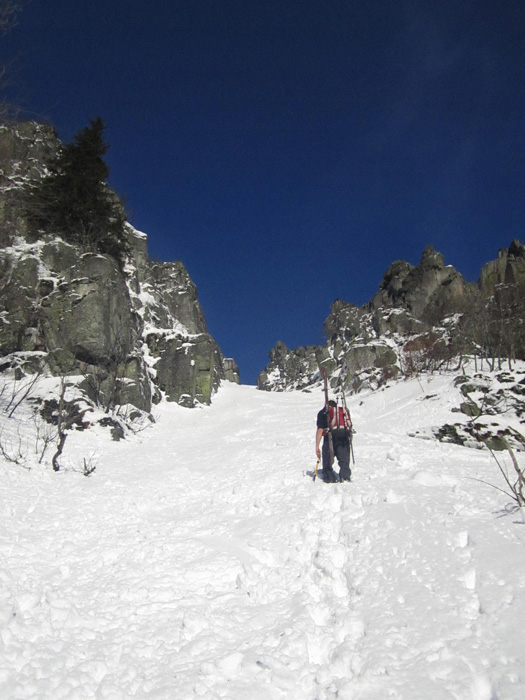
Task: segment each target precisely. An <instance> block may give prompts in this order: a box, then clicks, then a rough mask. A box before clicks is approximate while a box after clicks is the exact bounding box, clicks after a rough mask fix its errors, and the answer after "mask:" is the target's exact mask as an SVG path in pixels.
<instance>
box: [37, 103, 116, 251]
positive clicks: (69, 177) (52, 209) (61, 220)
mask: <svg viewBox="0 0 525 700" xmlns="http://www.w3.org/2000/svg"><path fill="white" fill-rule="evenodd" d="M104 128H105V127H104V124H103V123H102V119H101V118H100V117H97V118H96V119H94V120H93V119H92V120H90V126H88V127H85V128H84V129H82V130H81V131H80V132H79V133H78V134H77V135H76V136H75V140H74V142H73V143H69V144H66V145H65V146H64V147H63V148H62V150H61V151H60V152H59V154H58V155H57V156H56V157H55V158H54V159H53V160H52V161H51V162H50V163H48V164H47V169H48V173H47V175H46V176H45V177H44V178H43V179H42V180H41V181H40V182H39V183H37V184H36V185H33V187H32V188H31V189H30V191H29V197H28V202H29V206H28V212H29V218H30V220H31V221H32V222H33V223H34V224H35V225H36V227H37V229H39V231H44V232H46V233H57V234H58V235H60V236H61V237H62V238H64V240H67V241H70V242H72V243H76V244H78V245H80V246H81V247H82V248H83V249H84V250H86V251H92V252H98V253H103V254H108V255H113V256H114V257H116V258H118V259H121V257H122V255H123V253H124V252H125V248H126V243H125V235H124V223H125V217H124V211H123V207H122V204H121V202H120V200H119V199H118V198H117V196H116V195H115V194H114V193H113V192H112V190H111V189H110V188H109V186H108V185H107V183H106V179H107V177H108V175H109V169H108V166H107V165H106V163H105V162H104V160H103V155H104V154H105V153H106V151H107V149H108V145H107V144H106V143H105V142H104V138H103V131H104Z"/></svg>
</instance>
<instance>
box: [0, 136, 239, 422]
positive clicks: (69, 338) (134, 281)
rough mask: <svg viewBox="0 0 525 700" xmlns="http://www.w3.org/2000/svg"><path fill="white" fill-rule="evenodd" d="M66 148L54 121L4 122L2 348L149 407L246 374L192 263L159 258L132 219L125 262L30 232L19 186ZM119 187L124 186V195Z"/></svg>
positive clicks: (0, 146) (107, 400)
mask: <svg viewBox="0 0 525 700" xmlns="http://www.w3.org/2000/svg"><path fill="white" fill-rule="evenodd" d="M58 148H60V142H59V141H58V139H57V136H56V134H55V132H54V130H53V129H52V128H51V127H46V126H42V125H39V124H35V123H31V122H28V123H22V124H17V125H15V126H12V127H0V153H1V154H2V170H1V171H0V275H1V278H0V358H3V361H2V366H4V367H6V366H9V361H8V359H9V358H11V359H12V358H16V362H17V363H18V364H24V363H25V364H26V366H27V367H28V368H29V369H31V368H33V367H34V365H35V364H42V362H45V364H46V367H47V368H48V369H49V370H50V371H51V372H52V373H54V374H56V375H68V376H71V375H80V376H82V377H83V381H82V387H83V388H84V389H85V391H86V393H87V394H88V395H89V397H90V398H91V399H92V400H94V401H95V402H97V403H102V405H106V406H110V405H115V404H117V405H118V404H132V405H134V406H136V407H138V408H140V409H142V410H145V411H149V410H150V408H151V403H152V401H153V402H156V401H159V400H160V398H161V397H162V396H165V397H166V398H167V399H168V400H169V401H176V402H178V403H180V404H181V405H184V406H193V405H194V404H195V403H209V402H210V400H211V397H212V395H213V393H214V392H215V391H216V390H217V388H218V386H219V384H220V382H221V381H222V380H224V379H225V378H226V377H227V378H228V379H230V380H232V381H238V369H237V367H236V365H235V363H234V361H233V360H231V359H228V361H227V362H226V361H225V359H224V357H223V356H222V353H221V351H220V348H219V346H218V345H217V343H216V341H215V340H214V339H213V338H212V337H211V336H210V334H209V333H208V330H207V327H206V321H205V317H204V313H203V310H202V308H201V306H200V303H199V300H198V295H197V290H196V287H195V285H194V284H193V282H192V280H191V279H190V276H189V274H188V272H187V270H186V268H185V267H184V265H183V263H182V262H180V261H177V262H170V263H168V262H166V263H153V262H151V261H150V260H149V257H148V253H147V238H146V236H145V234H142V233H140V232H138V231H136V230H135V229H134V228H133V227H132V226H130V225H129V224H126V236H127V240H128V243H129V246H128V247H129V254H128V256H127V259H126V262H125V264H124V265H122V264H119V263H118V262H117V261H116V260H115V259H114V258H112V257H111V256H108V255H100V254H95V253H85V252H83V251H82V250H80V249H79V248H78V247H77V246H76V245H73V244H71V243H67V242H65V241H63V240H62V239H61V238H59V237H57V236H56V235H54V234H53V232H51V231H50V232H47V233H45V234H41V235H39V236H38V239H35V238H34V237H31V235H30V233H29V232H28V231H29V229H28V226H27V221H26V219H25V216H24V211H23V208H22V207H21V206H20V192H21V189H22V187H23V186H24V183H25V182H27V179H28V178H29V177H31V178H33V179H34V178H35V177H39V175H41V174H42V173H43V172H44V167H45V165H44V164H45V161H46V160H47V159H48V158H49V157H50V156H51V155H53V154H54V153H56V152H57V150H58ZM115 196H116V195H115Z"/></svg>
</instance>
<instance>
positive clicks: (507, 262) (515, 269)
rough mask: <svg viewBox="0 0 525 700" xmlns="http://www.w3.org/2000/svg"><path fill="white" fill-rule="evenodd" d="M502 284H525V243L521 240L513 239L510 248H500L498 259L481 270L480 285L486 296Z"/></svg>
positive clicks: (490, 294)
mask: <svg viewBox="0 0 525 700" xmlns="http://www.w3.org/2000/svg"><path fill="white" fill-rule="evenodd" d="M501 284H505V285H515V286H522V285H523V284H525V245H522V244H521V243H520V242H519V241H512V243H511V245H510V247H509V248H508V249H507V248H502V249H501V250H499V251H498V257H497V259H496V260H492V262H489V263H487V264H486V265H485V266H484V267H483V268H482V270H481V278H480V286H481V291H482V293H483V295H484V296H485V297H489V296H492V295H493V294H494V292H495V291H496V287H497V286H498V285H501Z"/></svg>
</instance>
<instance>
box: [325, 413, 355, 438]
mask: <svg viewBox="0 0 525 700" xmlns="http://www.w3.org/2000/svg"><path fill="white" fill-rule="evenodd" d="M328 429H329V430H330V432H331V433H332V435H348V434H349V433H350V432H351V431H352V421H351V420H350V414H349V413H348V409H347V408H345V407H343V406H328Z"/></svg>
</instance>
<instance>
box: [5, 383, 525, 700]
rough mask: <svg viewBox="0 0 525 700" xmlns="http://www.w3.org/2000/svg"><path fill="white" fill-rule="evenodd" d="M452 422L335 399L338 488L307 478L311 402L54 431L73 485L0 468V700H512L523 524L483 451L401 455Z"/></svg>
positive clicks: (413, 395)
mask: <svg viewBox="0 0 525 700" xmlns="http://www.w3.org/2000/svg"><path fill="white" fill-rule="evenodd" d="M425 397H431V398H425ZM455 402H457V391H455V390H453V389H452V377H450V376H438V377H434V378H430V379H426V380H422V383H421V384H420V383H418V382H417V381H412V382H400V383H398V384H395V385H393V386H391V387H389V388H387V389H385V390H384V391H381V392H376V393H374V394H369V395H367V396H363V395H359V396H357V397H353V398H352V400H351V401H350V402H349V405H350V409H351V412H352V417H353V420H354V424H355V427H356V430H357V434H356V436H355V443H354V445H355V460H356V463H355V466H354V467H353V482H352V483H351V484H324V483H323V482H322V481H321V480H320V479H318V480H317V481H316V482H315V483H314V482H313V480H312V478H311V476H310V473H311V471H312V470H313V468H314V467H315V456H314V434H315V416H316V413H317V411H318V410H319V409H320V408H321V407H322V404H323V397H322V394H321V393H320V392H319V391H316V392H314V393H297V392H291V393H284V394H276V393H275V394H274V393H264V392H258V391H256V390H255V389H254V388H253V387H246V386H237V385H234V384H231V385H226V386H224V387H223V388H222V389H221V390H220V392H219V394H218V395H217V396H216V397H215V399H214V402H213V405H212V406H211V407H206V408H202V409H196V410H193V411H189V410H186V409H182V408H179V407H178V406H175V405H170V404H163V405H162V406H161V408H160V409H159V415H158V416H157V418H158V421H157V423H156V424H155V425H154V426H152V427H151V428H149V429H148V430H145V431H143V432H141V433H139V434H138V435H136V436H131V437H129V438H128V439H127V440H126V441H121V442H119V443H115V442H112V441H109V440H108V438H107V434H106V433H105V432H104V431H103V430H102V429H97V430H90V431H84V432H82V433H75V434H74V435H72V436H71V437H70V438H69V439H68V443H67V449H66V452H67V456H68V459H69V460H70V463H71V465H74V464H75V463H79V462H80V460H81V457H82V456H87V457H89V458H91V457H92V458H93V460H94V461H95V462H96V464H97V469H96V472H95V473H94V474H93V475H92V476H91V477H90V478H85V477H83V476H82V475H81V474H79V473H78V472H76V471H73V470H65V471H63V472H60V473H58V474H55V473H53V472H52V471H50V470H49V468H46V469H44V468H43V467H36V466H35V468H33V469H32V470H31V471H25V470H23V469H21V468H20V467H16V466H14V465H12V464H7V463H4V462H1V461H0V472H1V479H0V490H1V504H0V516H1V522H2V528H1V533H0V632H1V634H0V697H1V698H5V699H9V700H15V699H16V700H19V699H22V698H24V699H25V698H39V699H40V698H42V699H46V700H47V699H48V698H49V699H52V700H88V699H91V698H96V699H97V700H99V699H100V700H124V699H127V698H136V699H139V700H149V699H155V700H173V699H176V700H186V699H191V698H204V699H205V700H212V699H216V698H228V699H229V700H280V699H285V698H286V700H332V699H335V698H339V699H341V698H342V699H344V700H383V699H384V698H395V699H399V700H421V699H422V698H428V699H429V700H449V699H450V700H496V699H497V700H521V699H522V698H523V697H525V645H524V644H523V626H524V622H525V554H524V539H525V525H524V524H523V523H522V521H521V518H520V514H519V513H518V512H516V511H514V510H512V508H511V507H510V505H509V503H510V499H509V498H508V497H507V496H505V495H504V494H503V493H501V492H500V491H497V490H495V489H493V488H491V487H490V486H488V485H487V484H484V483H481V482H480V481H478V480H476V479H482V480H484V481H486V482H490V483H493V484H495V485H498V486H501V487H503V486H504V484H503V483H502V479H501V476H500V475H499V472H498V471H497V467H496V466H495V463H494V462H493V460H492V458H491V457H490V455H489V454H488V453H487V452H485V451H481V450H473V449H468V448H465V447H459V446H456V445H444V444H440V443H437V442H435V441H433V440H422V439H417V438H411V437H409V436H408V432H414V431H415V430H418V429H421V430H422V431H425V430H427V429H428V428H429V427H431V426H432V425H436V424H440V423H443V422H446V421H447V420H450V408H451V406H452V405H453V404H454V403H455ZM520 457H521V455H520Z"/></svg>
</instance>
